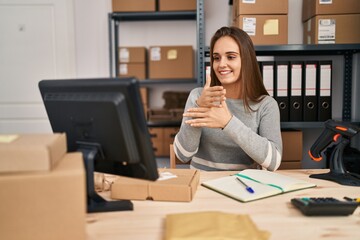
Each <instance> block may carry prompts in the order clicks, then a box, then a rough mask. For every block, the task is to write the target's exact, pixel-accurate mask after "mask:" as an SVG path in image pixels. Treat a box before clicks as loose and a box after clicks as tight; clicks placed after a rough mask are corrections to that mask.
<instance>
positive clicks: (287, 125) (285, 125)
mask: <svg viewBox="0 0 360 240" xmlns="http://www.w3.org/2000/svg"><path fill="white" fill-rule="evenodd" d="M280 126H281V128H282V129H305V128H323V127H324V122H281V123H280Z"/></svg>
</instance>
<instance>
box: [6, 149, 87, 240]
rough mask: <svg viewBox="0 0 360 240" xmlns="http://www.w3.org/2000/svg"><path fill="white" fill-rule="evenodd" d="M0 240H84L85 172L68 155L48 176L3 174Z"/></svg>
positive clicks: (77, 158)
mask: <svg viewBox="0 0 360 240" xmlns="http://www.w3.org/2000/svg"><path fill="white" fill-rule="evenodd" d="M0 189H1V191H0V199H1V204H0V216H1V217H0V236H1V239H7V240H12V239H14V240H15V239H16V240H20V239H37V240H42V239H44V240H48V239H52V240H56V239H59V240H62V239H77V240H80V239H85V238H86V231H85V224H86V197H85V196H86V195H85V171H84V164H83V158H82V154H81V153H69V154H66V155H65V156H64V158H63V159H62V160H60V161H59V163H58V164H57V166H56V167H55V168H54V169H53V170H52V171H49V172H31V173H17V174H15V173H1V174H0Z"/></svg>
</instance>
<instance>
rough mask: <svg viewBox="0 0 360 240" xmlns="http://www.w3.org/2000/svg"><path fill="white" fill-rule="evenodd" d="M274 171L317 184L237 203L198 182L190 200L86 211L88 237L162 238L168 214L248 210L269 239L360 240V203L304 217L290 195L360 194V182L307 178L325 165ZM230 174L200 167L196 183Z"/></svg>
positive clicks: (358, 195)
mask: <svg viewBox="0 0 360 240" xmlns="http://www.w3.org/2000/svg"><path fill="white" fill-rule="evenodd" d="M326 171H328V170H326ZM277 172H279V173H281V174H284V175H288V176H293V177H296V178H299V179H304V180H307V181H311V182H314V183H316V184H317V187H316V188H311V189H305V190H300V191H295V192H290V193H286V194H282V195H278V196H273V197H270V198H266V199H262V200H258V201H254V202H249V203H241V202H238V201H235V200H233V199H230V198H228V197H225V196H223V195H221V194H218V193H216V192H214V191H211V190H209V189H207V188H204V187H202V186H199V187H198V190H197V192H196V194H195V198H194V199H193V201H192V202H189V203H184V202H154V201H133V203H134V211H125V212H110V213H93V214H88V217H87V222H88V223H87V235H88V239H90V240H98V239H126V240H135V239H136V240H145V239H146V240H153V239H156V240H162V239H163V236H164V219H165V216H166V215H167V214H171V213H183V212H196V211H223V212H228V213H236V214H249V215H250V217H251V218H252V220H253V221H254V222H255V224H256V225H257V227H258V228H259V229H262V230H268V231H269V232H271V237H270V239H274V240H291V239H301V240H304V239H351V240H354V239H360V207H358V208H357V210H356V211H355V212H354V214H353V215H350V216H346V217H306V216H303V215H302V214H301V213H300V211H298V210H297V209H295V208H294V207H293V206H292V205H291V203H290V199H291V198H294V197H335V198H338V199H342V198H343V197H344V196H348V197H360V188H359V187H349V186H342V185H338V184H337V183H333V182H330V181H324V180H318V179H313V178H309V177H308V176H309V174H312V173H319V172H324V170H279V171H277ZM230 173H232V172H201V175H200V177H201V179H200V180H201V181H200V182H202V181H205V180H209V179H213V178H218V177H222V176H226V175H229V174H230ZM105 195H106V193H105ZM194 224H196V223H194ZM239 231H241V229H239Z"/></svg>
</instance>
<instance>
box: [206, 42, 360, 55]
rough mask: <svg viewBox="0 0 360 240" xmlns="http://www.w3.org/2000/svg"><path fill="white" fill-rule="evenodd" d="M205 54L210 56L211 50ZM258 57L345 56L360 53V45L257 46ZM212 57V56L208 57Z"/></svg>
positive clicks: (207, 49) (208, 49)
mask: <svg viewBox="0 0 360 240" xmlns="http://www.w3.org/2000/svg"><path fill="white" fill-rule="evenodd" d="M205 52H206V53H207V54H208V55H209V54H210V48H209V46H207V47H206V50H205ZM255 52H256V55H257V56H271V55H276V56H288V55H292V56H293V55H343V54H345V53H351V54H354V53H359V52H360V44H287V45H255ZM208 57H210V56H208Z"/></svg>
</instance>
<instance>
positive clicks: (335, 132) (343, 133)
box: [309, 119, 360, 161]
mask: <svg viewBox="0 0 360 240" xmlns="http://www.w3.org/2000/svg"><path fill="white" fill-rule="evenodd" d="M359 130H360V128H359V127H357V126H353V125H351V124H349V123H343V122H336V121H334V120H332V119H329V120H327V121H326V122H325V129H324V131H323V132H322V133H321V135H320V136H319V137H318V139H316V141H315V143H314V144H313V145H312V146H311V148H310V150H309V155H310V157H311V159H312V160H314V161H321V160H322V156H321V152H322V151H323V150H324V149H325V148H326V147H327V146H329V145H330V144H331V143H333V142H337V141H338V139H339V137H346V138H351V137H353V136H355V135H356V134H357V133H358V132H359Z"/></svg>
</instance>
